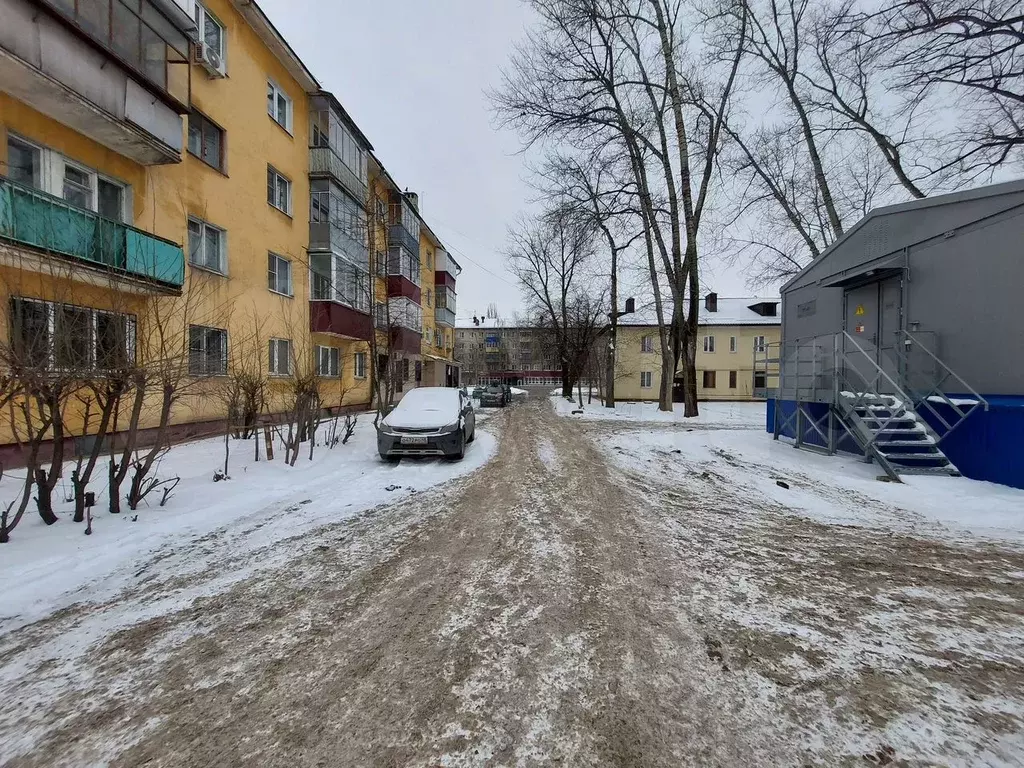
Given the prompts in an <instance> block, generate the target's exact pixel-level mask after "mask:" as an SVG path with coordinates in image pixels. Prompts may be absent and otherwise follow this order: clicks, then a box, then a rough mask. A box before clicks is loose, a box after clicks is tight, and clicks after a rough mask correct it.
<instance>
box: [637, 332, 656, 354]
mask: <svg viewBox="0 0 1024 768" xmlns="http://www.w3.org/2000/svg"><path fill="white" fill-rule="evenodd" d="M640 351H641V352H653V351H654V337H653V336H641V337H640Z"/></svg>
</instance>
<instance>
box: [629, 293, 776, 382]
mask: <svg viewBox="0 0 1024 768" xmlns="http://www.w3.org/2000/svg"><path fill="white" fill-rule="evenodd" d="M778 308H779V299H777V298H767V299H765V298H719V297H718V294H716V293H709V294H708V295H707V296H705V297H704V304H703V306H702V307H701V311H700V316H699V321H698V322H699V330H698V337H697V399H698V400H754V399H759V398H755V390H763V389H765V388H766V387H772V386H776V385H777V382H772V381H767V380H766V374H765V373H764V371H763V370H760V371H759V370H756V367H757V366H755V360H756V358H757V357H758V356H760V357H761V358H762V359H763V358H764V357H765V353H766V350H767V349H768V348H769V347H768V345H770V344H772V343H777V342H778V341H779V339H780V337H781V318H780V317H779V312H778ZM762 367H763V366H762ZM615 372H616V373H615V376H616V380H615V399H616V400H657V399H658V392H659V391H660V389H661V346H660V344H659V343H658V327H657V324H656V323H655V322H654V321H653V318H652V317H649V316H647V315H646V314H639V315H632V316H630V315H627V316H625V317H623V318H621V319H620V320H619V329H618V338H617V343H616V354H615ZM673 400H675V401H676V402H681V401H682V381H681V379H680V378H677V380H676V382H675V385H674V387H673Z"/></svg>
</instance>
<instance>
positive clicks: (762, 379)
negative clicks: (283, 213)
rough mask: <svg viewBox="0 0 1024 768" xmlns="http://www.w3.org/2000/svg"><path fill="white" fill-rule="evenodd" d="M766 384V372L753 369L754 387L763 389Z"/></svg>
mask: <svg viewBox="0 0 1024 768" xmlns="http://www.w3.org/2000/svg"><path fill="white" fill-rule="evenodd" d="M767 386H768V374H767V373H765V372H764V371H754V389H765V388H767Z"/></svg>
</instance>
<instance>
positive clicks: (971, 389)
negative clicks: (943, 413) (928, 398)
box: [899, 331, 988, 411]
mask: <svg viewBox="0 0 1024 768" xmlns="http://www.w3.org/2000/svg"><path fill="white" fill-rule="evenodd" d="M899 333H900V334H901V335H903V336H906V337H907V339H909V340H910V341H911V342H913V343H914V344H916V345H917V346H918V348H919V349H923V350H924V352H925V354H927V355H928V356H929V357H930V358H931V359H932V360H934V361H935V362H936V363H938V364H939V365H940V366H942V368H943V370H945V371H946V375H945V376H944V377H943V379H946V378H948V377H949V376H952V377H953V378H954V379H956V381H957V383H959V384H960V385H961V386H962V387H963V388H964V389H966V390H967V391H968V392H970V393H971V396H972V397H973V398H974V399H975V400H977V401H978V403H979V404H980V405H982V406H983V407H984V409H985V410H986V411H987V410H988V400H986V399H985V398H984V397H982V396H981V394H980V393H979V392H978V391H977V390H976V389H974V387H972V386H971V385H970V384H968V383H967V381H966V380H965V379H964V378H963V377H962V376H961V375H960V374H958V373H957V372H956V371H954V370H953V369H952V368H950V367H949V366H948V365H946V364H945V363H944V362H942V360H940V359H939V357H938V356H937V355H936V354H935V353H934V352H932V351H931V350H930V349H928V347H927V346H925V345H924V344H923V343H922V342H921V341H920V339H917V338H916V337H915V336H914V335H913V334H911V333H910V331H899ZM943 398H944V399H945V400H946V402H947V403H949V404H950V405H953V403H951V402H949V398H947V397H946V396H945V395H944V394H943ZM953 407H956V406H953Z"/></svg>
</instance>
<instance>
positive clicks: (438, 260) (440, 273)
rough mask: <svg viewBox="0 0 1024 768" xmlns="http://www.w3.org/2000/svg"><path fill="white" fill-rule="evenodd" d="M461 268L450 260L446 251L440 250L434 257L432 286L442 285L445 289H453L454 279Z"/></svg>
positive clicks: (450, 256)
mask: <svg viewBox="0 0 1024 768" xmlns="http://www.w3.org/2000/svg"><path fill="white" fill-rule="evenodd" d="M461 271H462V267H460V266H459V264H458V262H456V261H455V259H453V258H452V255H451V254H450V253H448V251H443V250H441V249H440V248H438V249H437V252H436V253H435V255H434V285H443V286H446V287H447V288H455V278H457V277H458V276H459V273H460V272H461Z"/></svg>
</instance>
